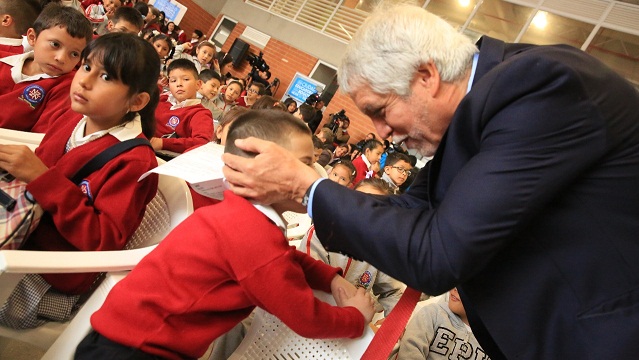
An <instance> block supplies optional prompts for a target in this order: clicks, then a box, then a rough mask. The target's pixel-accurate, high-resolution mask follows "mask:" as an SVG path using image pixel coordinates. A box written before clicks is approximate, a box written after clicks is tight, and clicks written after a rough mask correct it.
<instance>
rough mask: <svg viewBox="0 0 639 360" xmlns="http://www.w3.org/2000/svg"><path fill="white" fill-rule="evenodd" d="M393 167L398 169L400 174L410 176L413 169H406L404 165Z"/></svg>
mask: <svg viewBox="0 0 639 360" xmlns="http://www.w3.org/2000/svg"><path fill="white" fill-rule="evenodd" d="M391 167H392V168H393V169H397V171H399V173H400V174H402V175H406V176H410V174H411V171H410V170H406V169H404V168H403V167H399V166H391Z"/></svg>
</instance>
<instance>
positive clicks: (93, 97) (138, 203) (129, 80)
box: [0, 33, 160, 326]
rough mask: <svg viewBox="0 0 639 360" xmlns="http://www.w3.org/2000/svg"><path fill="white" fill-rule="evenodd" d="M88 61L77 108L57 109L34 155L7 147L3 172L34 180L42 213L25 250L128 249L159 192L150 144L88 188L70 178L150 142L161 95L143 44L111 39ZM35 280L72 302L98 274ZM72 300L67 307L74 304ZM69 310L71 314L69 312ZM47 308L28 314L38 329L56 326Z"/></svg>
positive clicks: (86, 54)
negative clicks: (125, 144) (110, 151)
mask: <svg viewBox="0 0 639 360" xmlns="http://www.w3.org/2000/svg"><path fill="white" fill-rule="evenodd" d="M81 59H82V64H81V66H80V68H79V69H78V71H77V72H76V74H75V76H74V78H73V82H72V84H71V91H70V95H71V99H70V100H71V101H70V103H71V106H70V109H69V108H64V109H63V108H60V109H58V110H56V111H53V112H52V114H53V115H52V118H51V119H50V124H49V130H48V131H47V133H46V135H45V137H44V139H43V140H42V143H41V144H40V146H39V147H38V148H37V149H36V151H35V153H34V152H32V151H31V150H30V149H29V148H27V147H26V146H19V145H15V146H10V145H0V167H2V168H3V169H5V170H7V171H8V172H9V173H10V174H12V175H13V176H15V177H16V178H17V179H19V180H22V181H24V182H26V183H27V190H28V191H29V193H31V195H32V197H33V198H34V199H35V201H36V202H37V203H38V204H40V206H41V207H42V208H43V210H44V215H43V216H42V218H41V220H40V223H39V224H38V227H37V228H36V229H35V231H34V232H33V234H32V235H31V236H30V237H29V238H28V239H27V240H26V242H25V243H24V244H23V247H22V249H23V250H49V251H102V250H120V249H123V248H124V246H125V245H126V242H127V240H128V239H129V237H130V236H131V235H132V234H133V232H134V231H135V230H136V228H137V227H138V225H139V224H140V222H141V221H142V217H143V215H144V211H145V208H146V205H147V204H148V203H149V202H150V201H151V199H153V197H154V196H155V194H156V191H157V181H158V179H157V177H156V176H152V177H150V178H146V179H145V180H143V181H141V182H138V181H137V179H138V178H139V177H140V176H141V175H142V174H144V173H145V172H147V171H148V170H151V169H153V168H154V167H156V166H157V161H156V158H155V154H154V152H153V150H152V149H151V147H150V146H144V145H142V146H137V147H134V148H132V149H129V150H127V151H125V152H123V153H121V154H119V155H117V156H115V157H114V158H112V159H111V160H110V161H109V162H107V163H106V164H105V165H104V166H103V167H102V168H100V169H98V170H96V171H94V172H93V173H91V174H90V175H87V176H86V178H84V179H83V180H82V182H81V183H80V185H76V184H75V183H74V182H72V181H70V180H69V179H70V178H71V177H72V176H73V175H74V174H75V173H76V172H77V171H78V170H79V169H80V167H82V166H83V165H84V164H85V163H87V162H88V161H89V160H91V159H92V158H94V157H95V156H96V155H97V154H99V153H101V152H102V151H103V150H105V149H107V148H110V147H111V146H112V145H114V144H118V143H120V142H122V141H126V140H129V139H134V138H142V139H144V138H148V137H150V136H152V135H153V134H154V129H155V117H154V112H155V108H156V106H157V104H158V98H159V95H158V89H157V85H156V81H157V77H158V74H159V72H160V61H159V59H158V56H157V55H156V53H155V50H154V49H153V47H152V46H151V45H150V44H149V43H147V42H145V41H144V40H142V39H140V38H138V37H136V36H134V35H130V34H125V33H111V34H107V35H104V36H101V37H99V38H98V39H96V40H94V41H93V42H91V43H90V44H89V45H87V47H86V48H85V49H84V50H83V51H82V55H81ZM28 276H31V275H28ZM33 276H35V277H37V278H38V279H37V280H35V281H36V282H37V283H39V284H41V285H42V286H45V288H51V289H50V290H49V291H48V292H47V294H43V296H44V297H47V296H52V297H54V298H60V295H73V296H71V299H72V300H73V301H71V302H70V303H71V304H73V303H74V301H77V300H78V298H79V295H80V294H82V293H84V292H86V291H87V290H89V288H90V286H91V284H92V283H93V282H94V280H95V279H96V274H55V275H53V274H49V275H42V276H40V275H33ZM31 280H33V279H31ZM32 283H33V282H31V284H32ZM25 286H28V285H26V284H25ZM19 290H20V285H19V286H18V289H16V291H19ZM22 290H24V289H22ZM17 298H19V297H17ZM64 298H65V301H64V303H65V304H67V305H68V302H69V301H68V300H69V297H68V296H64ZM17 301H18V302H20V300H19V299H18V300H17ZM47 301H48V300H47ZM36 304H37V303H36ZM14 305H16V306H18V305H19V306H23V305H24V304H14ZM59 305H60V306H63V305H62V304H59ZM8 306H9V308H10V307H11V306H12V305H11V304H9V305H8ZM71 306H72V305H71ZM54 307H55V308H56V309H55V311H58V310H59V307H58V306H54ZM6 308H7V307H6V306H5V308H4V309H6ZM65 309H66V308H65ZM67 310H69V311H68V312H67V313H66V314H67V317H68V316H69V314H70V313H71V311H70V310H71V309H67ZM7 311H11V310H7ZM41 311H43V309H34V310H33V312H32V313H31V315H30V316H32V317H33V319H34V320H33V321H35V322H36V323H35V324H33V323H32V324H31V325H33V326H37V325H38V323H37V321H41V320H39V318H41V317H47V318H50V319H58V317H50V315H47V314H41V313H40V312H41ZM28 316H29V315H26V317H28ZM63 320H65V319H60V320H59V321H63Z"/></svg>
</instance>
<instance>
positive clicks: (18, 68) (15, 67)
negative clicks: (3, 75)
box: [0, 51, 55, 84]
mask: <svg viewBox="0 0 639 360" xmlns="http://www.w3.org/2000/svg"><path fill="white" fill-rule="evenodd" d="M29 59H33V51H29V52H25V53H23V54H16V55H11V56H7V57H5V58H2V59H0V61H2V62H3V63H5V64H7V65H9V66H11V78H12V79H13V82H14V83H16V84H18V83H21V82H26V81H34V80H40V79H49V78H53V77H55V76H51V75H47V74H45V73H41V74H35V75H30V76H27V75H24V74H22V69H23V68H24V63H25V62H26V61H27V60H29Z"/></svg>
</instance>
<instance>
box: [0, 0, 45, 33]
mask: <svg viewBox="0 0 639 360" xmlns="http://www.w3.org/2000/svg"><path fill="white" fill-rule="evenodd" d="M42 7H43V4H42V2H41V1H39V0H2V1H0V14H7V15H10V16H11V17H12V18H13V23H14V24H15V25H14V28H15V35H16V36H20V35H24V34H25V33H26V32H27V30H29V28H30V27H31V26H32V25H33V23H34V22H35V20H36V18H37V17H38V15H40V12H41V11H42Z"/></svg>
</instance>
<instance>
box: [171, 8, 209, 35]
mask: <svg viewBox="0 0 639 360" xmlns="http://www.w3.org/2000/svg"><path fill="white" fill-rule="evenodd" d="M179 2H180V4H182V5H184V6H186V8H187V10H186V13H185V14H184V17H183V18H182V21H180V28H181V29H182V30H184V32H185V33H186V37H187V38H189V39H190V38H191V34H192V33H193V30H195V29H200V30H202V32H204V33H205V34H206V35H207V37H208V35H210V33H207V30H209V28H210V25H211V24H212V23H214V22H215V16H213V15H211V14H209V13H208V12H206V11H205V10H204V9H203V8H202V7H201V6H200V5H198V4H196V3H195V2H193V1H192V0H179ZM211 31H213V30H211Z"/></svg>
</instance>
